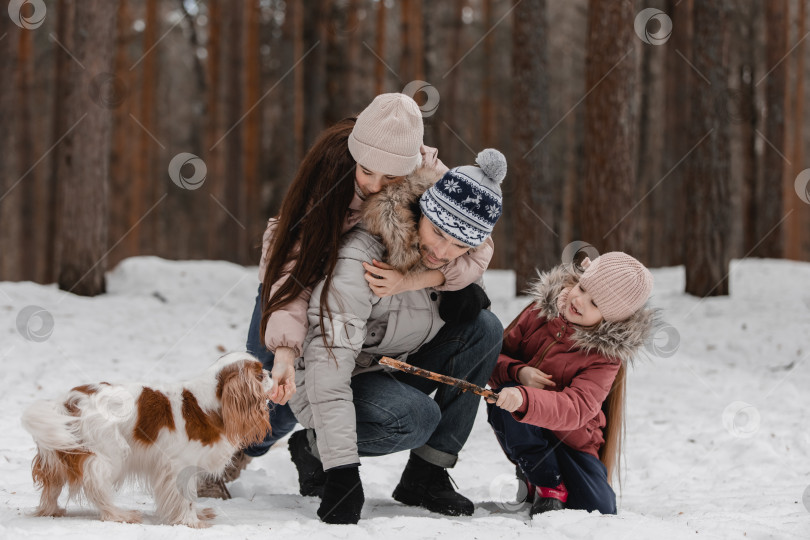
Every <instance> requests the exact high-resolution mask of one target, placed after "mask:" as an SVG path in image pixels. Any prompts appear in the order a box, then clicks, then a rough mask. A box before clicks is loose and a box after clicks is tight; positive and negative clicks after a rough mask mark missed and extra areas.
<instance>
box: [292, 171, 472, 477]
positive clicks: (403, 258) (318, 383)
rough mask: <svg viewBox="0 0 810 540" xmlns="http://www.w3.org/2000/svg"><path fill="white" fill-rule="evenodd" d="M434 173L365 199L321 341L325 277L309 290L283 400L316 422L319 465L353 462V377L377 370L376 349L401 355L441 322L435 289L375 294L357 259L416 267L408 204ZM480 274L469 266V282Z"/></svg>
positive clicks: (347, 242)
mask: <svg viewBox="0 0 810 540" xmlns="http://www.w3.org/2000/svg"><path fill="white" fill-rule="evenodd" d="M435 180H436V179H435V178H424V179H415V180H413V179H412V181H411V182H408V183H402V184H400V185H395V186H388V187H387V188H386V189H385V190H384V191H383V192H380V193H379V194H377V195H376V196H374V197H371V198H369V200H368V201H367V204H366V205H365V206H364V208H363V218H362V221H361V224H360V225H358V226H356V227H355V228H354V229H352V230H351V231H349V232H348V233H347V234H346V235H345V236H344V237H343V244H342V245H341V248H340V250H339V252H338V261H337V265H336V266H335V270H334V272H333V273H332V285H331V291H330V293H329V296H328V298H329V300H328V302H329V308H330V310H331V317H330V316H328V315H325V317H324V329H325V333H326V336H325V337H326V342H327V343H328V344H329V346H328V347H327V346H326V345H325V344H324V339H323V338H324V336H323V334H322V333H321V328H320V324H319V323H320V310H319V301H320V297H321V291H322V290H323V285H324V283H323V282H321V283H319V284H318V285H317V286H316V287H315V288H314V289H313V291H312V297H311V300H310V304H309V309H308V311H307V317H308V319H309V331H308V333H307V337H306V339H305V341H304V346H303V358H298V359H297V360H296V378H295V383H296V386H297V392H296V393H295V394H294V395H293V398H292V399H291V400H290V402H289V403H290V406H291V407H292V411H293V413H294V414H295V416H296V418H297V419H298V421H299V422H300V423H301V424H302V425H303V426H305V427H307V428H314V429H315V433H316V435H317V441H318V452H319V453H320V457H321V461H322V463H323V468H324V469H325V470H328V469H331V468H334V467H339V466H341V465H351V464H356V463H359V462H360V459H359V456H358V450H357V423H356V415H355V409H354V402H353V399H352V398H353V395H352V389H351V378H352V376H354V375H356V374H358V373H361V372H364V371H369V370H374V369H380V366H379V364H377V362H376V360H377V359H379V357H380V356H383V355H385V356H391V357H394V358H398V359H400V360H405V359H406V358H407V356H408V354H410V353H413V352H415V351H416V350H418V349H419V347H421V346H422V345H423V344H425V343H427V342H428V341H430V340H431V339H433V338H434V337H435V336H436V334H437V333H438V332H439V330H440V329H441V327H442V326H443V325H444V321H442V319H441V318H440V317H439V301H440V297H441V293H440V292H439V291H437V290H436V289H432V288H430V289H423V290H419V291H409V292H405V293H401V294H397V295H394V296H388V297H386V298H377V297H376V296H375V295H374V294H373V293H372V292H371V289H370V288H369V286H368V283H367V282H366V280H365V278H364V277H363V275H364V273H365V270H364V269H363V266H362V263H363V262H371V260H372V259H377V260H385V261H388V262H389V264H391V265H392V266H394V267H395V268H397V269H398V270H399V271H401V272H403V273H406V272H409V271H413V270H417V269H418V266H419V260H420V257H419V248H418V237H417V235H416V227H417V221H416V214H415V213H414V203H415V202H416V201H417V200H418V197H419V195H421V193H422V192H424V190H425V189H426V188H427V186H429V185H430V184H431V183H432V182H433V181H435ZM372 231H373V233H372ZM479 276H480V273H479V272H470V279H469V282H470V283H472V282H475V281H476V280H477V279H478V277H479ZM330 350H331V353H332V354H331V356H330V354H329V353H330Z"/></svg>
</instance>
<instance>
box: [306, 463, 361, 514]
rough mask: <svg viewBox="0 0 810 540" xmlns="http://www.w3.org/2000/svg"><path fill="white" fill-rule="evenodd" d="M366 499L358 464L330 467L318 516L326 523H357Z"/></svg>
mask: <svg viewBox="0 0 810 540" xmlns="http://www.w3.org/2000/svg"><path fill="white" fill-rule="evenodd" d="M365 501H366V498H365V496H364V495H363V483H362V482H361V481H360V471H359V467H358V466H357V465H353V466H351V467H347V468H345V469H329V472H327V473H326V485H324V487H323V498H322V499H321V506H320V507H319V508H318V517H319V518H321V521H323V522H324V523H333V524H338V525H356V524H357V522H358V521H360V512H361V511H362V510H363V503H364V502H365Z"/></svg>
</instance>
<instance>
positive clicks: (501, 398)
mask: <svg viewBox="0 0 810 540" xmlns="http://www.w3.org/2000/svg"><path fill="white" fill-rule="evenodd" d="M487 402H489V403H495V405H497V406H498V407H500V408H501V409H503V410H505V411H506V412H510V413H511V412H515V411H516V410H518V409H519V408H520V406H521V405H523V392H521V391H520V390H518V389H517V388H514V387H509V388H504V389H503V390H501V391H500V392H498V401H494V402H493V401H492V400H491V399H487Z"/></svg>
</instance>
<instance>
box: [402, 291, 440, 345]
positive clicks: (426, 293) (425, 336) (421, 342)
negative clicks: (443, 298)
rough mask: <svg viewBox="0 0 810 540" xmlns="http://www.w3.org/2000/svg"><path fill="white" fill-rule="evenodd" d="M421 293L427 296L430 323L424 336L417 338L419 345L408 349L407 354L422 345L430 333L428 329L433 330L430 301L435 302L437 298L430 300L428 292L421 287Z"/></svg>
mask: <svg viewBox="0 0 810 540" xmlns="http://www.w3.org/2000/svg"><path fill="white" fill-rule="evenodd" d="M422 294H424V295H425V296H426V297H427V301H428V306H430V310H429V311H430V325H429V326H428V329H427V333H426V334H425V335H424V336H422V339H420V340H419V345H417V346H416V348H415V349H413V350H412V351H410V352H409V353H408V354H409V355H411V354H413V353H415V352H416V351H418V350H419V348H420V347H422V345H424V344H425V341H426V340H427V338H428V336H429V335H430V331H431V330H433V318H434V316H433V304H432V303H431V302H436V301H437V300H431V299H430V294H428V292H427V290H426V289H422Z"/></svg>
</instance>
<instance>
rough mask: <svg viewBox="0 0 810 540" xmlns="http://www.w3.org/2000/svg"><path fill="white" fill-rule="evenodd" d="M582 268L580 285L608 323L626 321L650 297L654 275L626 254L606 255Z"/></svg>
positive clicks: (586, 262) (614, 252)
mask: <svg viewBox="0 0 810 540" xmlns="http://www.w3.org/2000/svg"><path fill="white" fill-rule="evenodd" d="M583 266H585V272H584V273H583V274H582V277H580V279H579V283H580V284H581V285H582V288H583V289H584V290H585V292H587V293H589V294H590V295H591V297H592V298H593V301H594V302H596V307H598V308H599V311H601V312H602V316H603V317H604V318H605V320H606V321H608V322H617V321H623V320H625V319H627V318H628V317H630V316H631V315H632V314H633V313H635V312H636V311H638V310H639V309H641V307H642V306H643V305H644V302H646V301H647V298H649V297H650V293H651V292H652V286H653V277H652V274H651V273H650V271H649V270H647V269H646V268H645V267H644V265H643V264H641V263H640V262H638V261H637V260H636V259H634V258H633V257H631V256H630V255H628V254H627V253H622V252H620V251H612V252H610V253H605V254H603V255H600V256H599V257H597V258H596V259H594V260H593V261H591V260H590V259H585V261H583Z"/></svg>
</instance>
